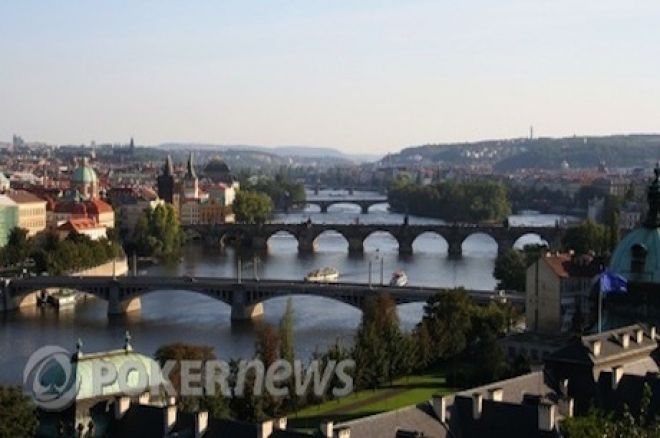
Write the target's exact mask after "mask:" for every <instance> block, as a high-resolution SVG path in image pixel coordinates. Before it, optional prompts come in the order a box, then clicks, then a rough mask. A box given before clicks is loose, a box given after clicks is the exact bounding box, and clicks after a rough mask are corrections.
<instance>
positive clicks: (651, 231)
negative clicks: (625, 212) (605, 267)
mask: <svg viewBox="0 0 660 438" xmlns="http://www.w3.org/2000/svg"><path fill="white" fill-rule="evenodd" d="M634 261H635V262H636V263H638V267H637V268H635V266H634V265H635V262H634ZM610 269H611V270H612V271H614V272H616V273H618V274H621V275H623V276H624V277H625V278H626V279H628V281H631V282H644V283H660V228H656V227H652V228H651V227H645V226H644V227H641V228H638V229H636V230H634V231H631V232H630V233H628V235H626V237H624V238H623V240H621V242H619V244H618V245H617V247H616V249H615V250H614V254H612V259H611V262H610Z"/></svg>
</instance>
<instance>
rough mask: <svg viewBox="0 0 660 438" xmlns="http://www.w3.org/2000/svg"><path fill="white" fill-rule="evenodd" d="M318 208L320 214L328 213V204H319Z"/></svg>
mask: <svg viewBox="0 0 660 438" xmlns="http://www.w3.org/2000/svg"><path fill="white" fill-rule="evenodd" d="M319 206H320V207H321V213H327V212H328V207H329V205H328V204H325V203H321V204H319Z"/></svg>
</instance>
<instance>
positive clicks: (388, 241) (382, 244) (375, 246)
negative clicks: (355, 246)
mask: <svg viewBox="0 0 660 438" xmlns="http://www.w3.org/2000/svg"><path fill="white" fill-rule="evenodd" d="M379 240H380V241H379ZM362 245H363V248H364V250H365V251H368V252H375V251H380V252H397V251H398V250H399V241H398V240H397V238H396V236H394V235H393V234H392V232H390V231H389V230H383V229H375V230H373V231H371V232H370V233H369V234H367V235H366V236H365V237H364V239H363V240H362Z"/></svg>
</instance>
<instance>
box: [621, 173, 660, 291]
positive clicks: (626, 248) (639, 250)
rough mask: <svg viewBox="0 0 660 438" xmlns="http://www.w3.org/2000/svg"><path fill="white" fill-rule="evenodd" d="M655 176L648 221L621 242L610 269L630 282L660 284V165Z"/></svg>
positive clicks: (650, 196)
mask: <svg viewBox="0 0 660 438" xmlns="http://www.w3.org/2000/svg"><path fill="white" fill-rule="evenodd" d="M654 173H655V179H654V180H653V181H652V182H651V184H649V187H648V190H647V199H648V203H649V211H648V214H647V216H646V221H645V222H644V225H643V226H641V227H640V228H637V229H636V230H634V231H631V232H630V233H628V235H627V236H625V237H624V238H623V240H621V242H619V244H618V245H617V247H616V249H615V250H614V254H612V259H611V262H610V269H611V270H612V271H614V272H616V273H618V274H620V275H622V276H624V277H625V278H626V279H627V280H628V281H630V282H643V283H660V163H658V164H657V165H656V167H655V169H654Z"/></svg>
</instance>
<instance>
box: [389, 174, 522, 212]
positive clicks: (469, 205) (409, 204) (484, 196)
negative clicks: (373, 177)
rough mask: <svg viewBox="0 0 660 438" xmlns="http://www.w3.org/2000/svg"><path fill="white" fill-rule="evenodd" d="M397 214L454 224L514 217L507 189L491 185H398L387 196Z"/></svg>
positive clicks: (456, 183)
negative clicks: (418, 216) (402, 213)
mask: <svg viewBox="0 0 660 438" xmlns="http://www.w3.org/2000/svg"><path fill="white" fill-rule="evenodd" d="M387 198H388V202H389V204H390V208H391V209H392V210H394V211H398V212H404V213H410V214H415V215H420V216H429V217H436V218H440V219H444V220H447V221H452V222H480V221H503V220H505V219H506V218H507V217H508V216H509V214H511V204H510V202H509V199H508V197H507V192H506V188H505V187H504V185H502V184H500V183H496V182H488V181H466V182H456V181H447V182H442V183H438V184H432V185H426V186H424V185H420V184H414V183H411V182H410V181H408V180H406V179H399V180H397V181H395V182H394V183H393V184H392V185H391V187H390V188H389V190H388V193H387Z"/></svg>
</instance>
